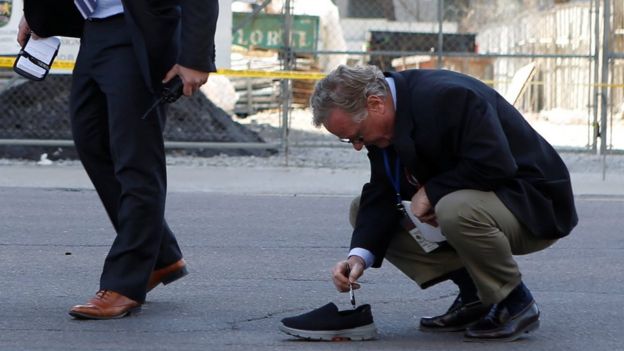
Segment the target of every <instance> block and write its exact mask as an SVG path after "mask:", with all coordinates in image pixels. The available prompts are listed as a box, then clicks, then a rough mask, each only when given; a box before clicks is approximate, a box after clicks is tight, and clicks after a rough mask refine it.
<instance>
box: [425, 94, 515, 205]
mask: <svg viewBox="0 0 624 351" xmlns="http://www.w3.org/2000/svg"><path fill="white" fill-rule="evenodd" d="M439 98H440V100H439V101H438V102H437V103H438V106H442V107H441V108H440V109H439V113H438V114H437V118H438V121H439V123H438V128H439V130H437V131H436V132H437V133H438V134H437V135H438V136H439V137H441V138H444V139H446V140H445V142H448V143H451V148H452V152H453V154H454V156H455V159H456V166H455V167H454V168H452V169H450V170H448V171H446V172H444V173H441V174H438V175H436V176H434V177H432V178H431V179H429V181H427V183H426V184H425V190H426V192H427V196H428V197H429V201H430V202H431V204H432V205H433V206H435V205H436V204H437V203H438V201H439V200H440V199H441V198H442V197H444V196H445V195H447V194H449V193H451V192H453V191H457V190H460V189H475V190H481V191H491V190H495V189H497V188H498V187H500V186H501V185H503V184H505V182H507V181H508V180H509V179H511V178H513V176H514V175H515V174H516V171H517V169H518V166H517V164H516V161H515V159H514V157H513V154H512V152H511V148H510V146H509V142H508V140H507V137H506V135H505V133H504V131H503V127H502V125H501V123H500V119H499V118H498V115H497V112H496V110H495V108H494V107H493V106H491V105H490V104H489V103H488V102H487V101H485V100H484V99H482V98H481V97H479V96H477V95H475V94H474V93H473V92H472V91H470V90H467V89H463V88H451V89H447V90H446V91H445V92H443V93H442V94H441V95H440V97H439ZM440 125H444V127H439V126H440Z"/></svg>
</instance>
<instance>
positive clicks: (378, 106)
mask: <svg viewBox="0 0 624 351" xmlns="http://www.w3.org/2000/svg"><path fill="white" fill-rule="evenodd" d="M366 108H367V109H368V110H369V111H374V112H379V113H383V112H384V108H385V104H384V99H383V98H382V97H380V96H377V95H370V96H369V97H367V98H366Z"/></svg>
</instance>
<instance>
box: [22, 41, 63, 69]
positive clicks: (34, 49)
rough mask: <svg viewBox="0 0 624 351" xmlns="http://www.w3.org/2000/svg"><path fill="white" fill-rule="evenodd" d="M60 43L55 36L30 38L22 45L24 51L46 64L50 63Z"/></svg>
mask: <svg viewBox="0 0 624 351" xmlns="http://www.w3.org/2000/svg"><path fill="white" fill-rule="evenodd" d="M60 45H61V41H60V40H59V38H57V37H48V38H39V39H33V38H30V39H29V40H28V42H27V43H26V46H25V47H24V51H26V52H27V53H28V54H29V55H31V56H33V57H36V58H37V59H38V60H40V61H42V62H45V63H46V64H51V63H52V59H53V58H54V54H55V53H56V51H57V50H58V48H59V46H60Z"/></svg>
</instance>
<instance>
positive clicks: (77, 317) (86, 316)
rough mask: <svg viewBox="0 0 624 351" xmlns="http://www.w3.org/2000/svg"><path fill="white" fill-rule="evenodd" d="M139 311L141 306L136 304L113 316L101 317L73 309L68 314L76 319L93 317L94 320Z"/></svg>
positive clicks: (113, 317) (120, 316)
mask: <svg viewBox="0 0 624 351" xmlns="http://www.w3.org/2000/svg"><path fill="white" fill-rule="evenodd" d="M139 312H141V306H137V307H133V308H131V309H129V310H127V311H125V312H123V313H120V314H118V315H114V316H106V317H102V316H92V315H90V314H86V313H80V312H73V311H69V315H70V316H72V317H74V318H76V319H94V320H106V319H119V318H123V317H126V316H129V315H131V314H137V313H139Z"/></svg>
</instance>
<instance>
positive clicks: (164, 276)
mask: <svg viewBox="0 0 624 351" xmlns="http://www.w3.org/2000/svg"><path fill="white" fill-rule="evenodd" d="M188 273H189V272H188V270H187V269H186V262H185V261H184V259H183V258H181V259H179V260H178V261H177V262H174V263H172V264H170V265H168V266H166V267H163V268H160V269H156V270H154V271H153V272H152V274H150V277H149V280H148V282H147V289H146V290H147V292H150V291H151V290H152V289H154V288H155V287H156V286H158V284H160V283H163V285H167V284H171V283H173V282H174V281H176V280H178V279H180V278H182V277H184V276H185V275H187V274H188Z"/></svg>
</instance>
